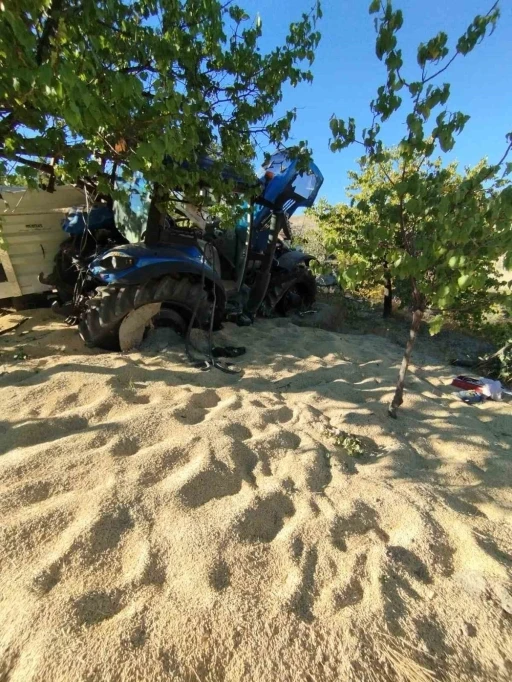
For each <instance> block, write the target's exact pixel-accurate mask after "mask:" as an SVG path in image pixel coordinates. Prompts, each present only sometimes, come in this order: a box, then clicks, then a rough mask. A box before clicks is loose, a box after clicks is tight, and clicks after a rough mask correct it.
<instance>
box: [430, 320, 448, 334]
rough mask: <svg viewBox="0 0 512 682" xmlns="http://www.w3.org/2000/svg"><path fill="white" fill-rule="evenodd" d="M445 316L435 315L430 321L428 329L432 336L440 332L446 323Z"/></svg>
mask: <svg viewBox="0 0 512 682" xmlns="http://www.w3.org/2000/svg"><path fill="white" fill-rule="evenodd" d="M444 321H445V320H444V317H443V316H442V315H435V317H433V318H432V319H431V320H429V323H428V331H429V333H430V335H431V336H435V335H436V334H439V332H440V331H441V329H442V327H443V324H444Z"/></svg>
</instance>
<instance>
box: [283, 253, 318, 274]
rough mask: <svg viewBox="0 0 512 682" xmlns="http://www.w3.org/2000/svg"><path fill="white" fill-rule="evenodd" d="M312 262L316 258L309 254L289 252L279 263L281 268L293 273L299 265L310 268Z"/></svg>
mask: <svg viewBox="0 0 512 682" xmlns="http://www.w3.org/2000/svg"><path fill="white" fill-rule="evenodd" d="M312 260H315V257H314V256H312V255H310V254H309V253H303V252H302V251H287V252H286V253H284V254H283V255H282V256H281V258H279V260H278V261H277V262H278V265H279V267H280V268H282V269H283V270H287V271H288V272H291V271H292V270H293V269H294V268H295V267H297V265H300V263H305V265H307V266H308V265H309V263H310V261H312Z"/></svg>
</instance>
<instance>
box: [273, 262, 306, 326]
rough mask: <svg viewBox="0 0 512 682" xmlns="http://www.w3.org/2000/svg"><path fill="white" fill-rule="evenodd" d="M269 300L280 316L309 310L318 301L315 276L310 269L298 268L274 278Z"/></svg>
mask: <svg viewBox="0 0 512 682" xmlns="http://www.w3.org/2000/svg"><path fill="white" fill-rule="evenodd" d="M267 300H268V303H269V304H270V305H271V307H272V309H273V310H275V312H276V313H278V314H279V315H286V314H287V313H289V312H291V311H293V310H300V309H303V308H308V307H309V306H311V305H313V303H314V302H315V300H316V279H315V276H314V275H313V273H312V272H311V270H309V269H308V268H306V267H304V266H298V267H296V268H294V269H293V270H292V271H291V272H290V273H287V274H285V275H281V276H280V277H277V278H275V279H274V278H272V280H271V283H270V287H269V292H268V294H267Z"/></svg>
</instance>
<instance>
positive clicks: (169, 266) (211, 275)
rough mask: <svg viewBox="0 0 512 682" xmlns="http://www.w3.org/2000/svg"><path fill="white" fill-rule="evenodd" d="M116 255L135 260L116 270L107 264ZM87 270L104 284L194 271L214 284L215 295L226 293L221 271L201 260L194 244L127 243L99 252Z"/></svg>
mask: <svg viewBox="0 0 512 682" xmlns="http://www.w3.org/2000/svg"><path fill="white" fill-rule="evenodd" d="M116 255H118V256H124V257H128V258H133V259H134V262H135V263H134V265H132V266H130V267H127V268H126V269H124V270H116V269H114V268H113V267H112V266H111V265H110V266H109V259H111V258H112V257H113V256H116ZM89 272H90V273H91V274H92V275H93V276H94V278H95V279H97V280H100V281H101V282H102V284H104V285H108V284H119V285H133V284H141V283H143V282H147V281H148V280H151V279H160V278H161V277H165V276H166V275H171V274H184V275H196V276H197V277H198V278H202V277H204V279H205V281H206V282H211V283H212V284H214V285H215V289H216V294H217V296H220V297H221V298H222V299H224V298H225V296H226V292H225V289H224V285H223V283H222V280H221V275H220V272H217V269H215V270H214V269H213V268H212V266H211V264H210V263H209V262H208V261H204V260H203V254H202V252H201V251H200V249H199V248H197V247H196V246H189V245H187V246H176V247H174V246H164V247H157V248H149V247H147V246H146V245H143V244H126V245H123V246H120V247H114V248H113V249H109V250H108V251H106V252H104V253H102V254H101V256H99V257H98V258H96V259H95V260H94V261H93V262H92V263H91V265H90V268H89Z"/></svg>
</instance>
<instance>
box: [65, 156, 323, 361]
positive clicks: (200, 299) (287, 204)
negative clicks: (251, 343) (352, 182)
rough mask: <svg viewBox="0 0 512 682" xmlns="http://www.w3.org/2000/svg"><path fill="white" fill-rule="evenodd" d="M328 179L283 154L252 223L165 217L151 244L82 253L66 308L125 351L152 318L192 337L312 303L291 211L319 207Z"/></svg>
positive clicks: (266, 177)
mask: <svg viewBox="0 0 512 682" xmlns="http://www.w3.org/2000/svg"><path fill="white" fill-rule="evenodd" d="M322 182H323V176H322V174H321V173H320V171H319V169H318V168H317V166H316V165H315V164H313V163H310V164H309V167H308V168H307V170H302V169H301V168H300V166H299V164H298V162H297V160H295V159H292V158H290V157H289V156H288V155H287V154H286V152H278V153H276V154H274V155H273V156H272V157H271V158H270V160H269V162H268V163H267V164H266V165H265V166H264V169H263V174H262V176H261V177H260V178H258V179H257V182H255V184H254V187H255V190H254V196H253V199H252V201H251V204H250V206H249V207H248V219H247V221H244V222H243V223H240V224H239V225H237V226H236V227H235V229H229V228H227V229H221V228H220V226H219V225H218V224H216V223H206V225H204V226H203V229H198V228H197V227H196V228H191V227H190V226H189V227H181V226H180V223H179V221H176V220H175V219H173V218H171V217H170V216H160V219H158V220H156V221H155V220H153V223H152V225H153V226H152V228H151V229H150V225H149V222H148V228H147V230H146V234H145V239H144V241H143V242H140V243H137V244H128V243H119V242H118V243H116V244H115V246H113V248H106V249H105V248H104V249H102V250H99V252H98V251H97V252H96V253H95V254H94V256H92V257H90V258H89V259H88V260H87V263H86V264H84V261H83V260H82V261H81V270H80V272H79V277H78V285H77V286H75V288H74V293H73V301H72V302H71V303H68V304H67V305H66V306H65V307H64V308H63V309H64V310H65V311H66V313H67V314H72V315H73V316H74V317H75V319H76V320H77V321H78V324H79V330H80V334H81V335H82V337H83V339H84V340H85V342H86V343H88V344H89V345H93V346H97V347H100V348H104V349H108V350H125V349H127V348H129V347H131V346H133V345H134V343H135V342H137V341H138V340H140V338H142V335H143V333H144V329H145V328H147V326H149V325H151V324H152V325H156V326H159V325H162V326H171V327H173V328H175V329H176V331H178V332H179V333H181V334H184V335H185V334H186V332H187V330H190V328H191V326H192V325H195V326H199V327H203V328H205V329H208V328H210V329H216V328H219V327H220V324H221V323H222V321H223V320H224V319H226V318H227V319H230V320H232V321H235V322H237V323H238V324H250V323H251V321H252V319H253V318H254V316H255V315H256V314H258V313H259V314H263V315H270V314H273V313H274V312H275V313H278V314H285V313H286V312H287V311H288V310H289V309H290V308H300V307H305V306H310V305H311V304H312V303H313V302H314V300H315V295H316V284H315V278H314V276H313V275H312V273H311V271H310V270H309V262H310V260H311V256H308V255H307V254H305V253H303V252H301V251H295V250H292V249H291V248H290V247H289V246H288V245H287V243H286V240H288V239H290V237H291V234H290V227H289V222H288V218H289V216H291V215H292V214H293V213H294V212H295V211H296V210H297V209H298V208H300V207H308V206H312V205H313V203H314V201H315V198H316V196H317V194H318V191H319V189H320V186H321V184H322ZM89 229H90V227H89ZM281 234H283V235H284V237H285V239H284V240H283V239H281V238H280V235H281ZM119 241H122V240H119ZM123 241H125V240H123ZM110 244H112V242H110ZM79 261H80V259H78V262H79ZM78 267H79V269H80V265H79V266H78Z"/></svg>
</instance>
